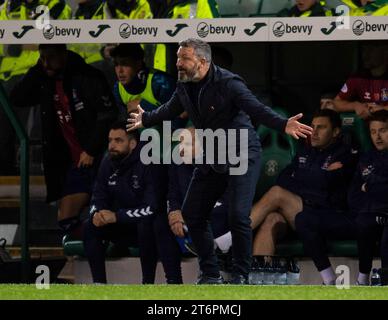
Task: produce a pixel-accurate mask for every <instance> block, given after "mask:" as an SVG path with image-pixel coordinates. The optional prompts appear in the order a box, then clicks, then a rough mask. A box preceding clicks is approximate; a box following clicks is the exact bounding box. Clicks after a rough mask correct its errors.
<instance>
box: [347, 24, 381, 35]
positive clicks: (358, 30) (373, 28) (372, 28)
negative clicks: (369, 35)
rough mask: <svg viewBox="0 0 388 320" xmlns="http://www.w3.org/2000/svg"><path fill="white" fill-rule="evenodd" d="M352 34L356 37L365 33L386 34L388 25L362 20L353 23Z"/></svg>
mask: <svg viewBox="0 0 388 320" xmlns="http://www.w3.org/2000/svg"><path fill="white" fill-rule="evenodd" d="M352 29H353V33H354V34H355V35H356V36H361V35H363V34H364V33H365V32H386V33H388V24H387V23H385V24H383V23H369V22H364V21H362V20H356V21H355V22H354V23H353V28H352Z"/></svg>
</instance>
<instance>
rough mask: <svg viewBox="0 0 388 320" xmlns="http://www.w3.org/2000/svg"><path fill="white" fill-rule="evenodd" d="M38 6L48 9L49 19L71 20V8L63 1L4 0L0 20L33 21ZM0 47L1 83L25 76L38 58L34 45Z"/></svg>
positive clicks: (0, 10)
mask: <svg viewBox="0 0 388 320" xmlns="http://www.w3.org/2000/svg"><path fill="white" fill-rule="evenodd" d="M40 5H44V6H47V7H48V8H49V10H50V18H51V19H58V20H65V19H70V18H71V8H70V7H69V5H67V4H66V2H65V1H64V0H6V1H5V2H4V4H3V5H2V6H1V9H0V20H34V19H35V16H36V14H35V8H36V7H38V6H40ZM0 47H1V49H0V56H1V64H0V80H3V81H7V80H9V79H11V78H12V77H14V76H18V75H23V74H25V73H26V72H27V70H28V69H29V68H31V67H32V66H33V65H35V64H36V62H37V60H38V58H39V52H38V49H37V46H35V45H4V46H3V45H2V46H0Z"/></svg>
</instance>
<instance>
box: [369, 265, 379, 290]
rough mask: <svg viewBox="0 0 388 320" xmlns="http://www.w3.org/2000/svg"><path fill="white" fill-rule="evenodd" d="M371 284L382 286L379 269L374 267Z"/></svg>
mask: <svg viewBox="0 0 388 320" xmlns="http://www.w3.org/2000/svg"><path fill="white" fill-rule="evenodd" d="M370 284H371V286H381V278H380V273H379V270H377V269H376V268H374V269H373V270H372V276H371V277H370Z"/></svg>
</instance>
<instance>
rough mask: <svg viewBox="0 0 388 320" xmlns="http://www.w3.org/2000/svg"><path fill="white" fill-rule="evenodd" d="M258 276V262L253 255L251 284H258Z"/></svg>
mask: <svg viewBox="0 0 388 320" xmlns="http://www.w3.org/2000/svg"><path fill="white" fill-rule="evenodd" d="M257 276H258V264H257V260H256V257H252V265H251V270H250V272H249V275H248V283H249V284H257Z"/></svg>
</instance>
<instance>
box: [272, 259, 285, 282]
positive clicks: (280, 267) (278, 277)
mask: <svg viewBox="0 0 388 320" xmlns="http://www.w3.org/2000/svg"><path fill="white" fill-rule="evenodd" d="M275 270H276V274H275V284H277V285H285V284H287V264H286V262H285V261H284V260H283V259H281V258H277V261H276V268H275Z"/></svg>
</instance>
